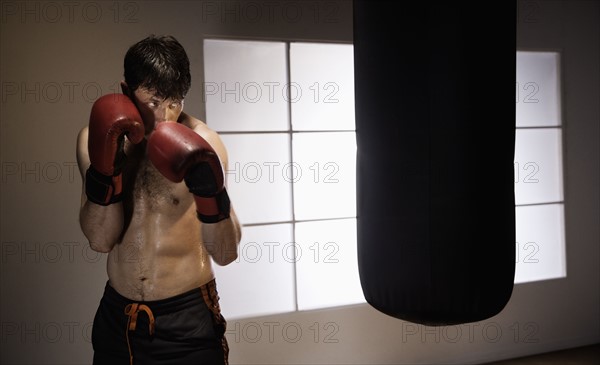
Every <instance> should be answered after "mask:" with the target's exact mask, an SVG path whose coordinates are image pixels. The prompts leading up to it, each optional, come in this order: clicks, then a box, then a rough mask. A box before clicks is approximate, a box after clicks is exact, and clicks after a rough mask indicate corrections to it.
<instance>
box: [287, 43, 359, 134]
mask: <svg viewBox="0 0 600 365" xmlns="http://www.w3.org/2000/svg"><path fill="white" fill-rule="evenodd" d="M290 75H291V76H290V79H291V83H290V84H292V85H294V87H295V89H297V92H296V93H295V96H296V97H295V100H291V107H292V128H293V129H294V130H354V129H355V123H354V55H353V46H352V45H349V44H318V43H291V44H290Z"/></svg>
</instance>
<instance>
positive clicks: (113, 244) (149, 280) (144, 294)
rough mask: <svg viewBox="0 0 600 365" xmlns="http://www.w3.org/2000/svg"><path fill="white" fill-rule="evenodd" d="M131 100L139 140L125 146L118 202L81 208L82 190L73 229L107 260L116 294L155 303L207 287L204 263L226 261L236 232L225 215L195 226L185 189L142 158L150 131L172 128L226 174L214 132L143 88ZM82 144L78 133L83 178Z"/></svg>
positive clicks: (232, 255) (84, 134)
mask: <svg viewBox="0 0 600 365" xmlns="http://www.w3.org/2000/svg"><path fill="white" fill-rule="evenodd" d="M124 90H125V91H126V85H124ZM133 95H134V96H133V98H132V99H133V100H134V103H135V104H136V106H137V107H138V109H139V111H140V114H141V116H142V119H143V121H144V126H145V128H146V138H145V139H144V140H143V141H142V142H141V143H139V144H133V143H130V142H129V141H128V140H127V139H125V144H124V150H125V153H126V155H127V163H126V165H125V167H124V169H123V195H124V199H123V202H120V203H116V204H112V205H109V206H106V207H105V206H100V205H97V204H94V203H91V202H88V201H87V196H86V194H85V190H84V191H83V193H82V205H81V211H80V224H81V227H82V231H83V232H84V234H85V235H86V237H87V238H88V239H89V241H90V245H91V247H92V249H94V250H96V251H100V252H108V253H109V254H108V260H107V272H108V278H109V282H110V284H111V286H112V287H113V288H114V289H115V290H116V291H117V292H119V293H120V294H121V295H123V296H125V297H127V298H129V299H132V300H158V299H164V298H168V297H172V296H174V295H177V294H180V293H184V292H186V291H189V290H191V289H194V288H197V287H199V286H201V285H203V284H205V283H207V282H209V281H210V280H212V279H213V278H214V273H213V270H212V266H211V259H210V258H211V257H212V258H213V260H214V261H215V262H216V263H217V264H219V265H227V264H228V263H230V262H232V261H234V260H235V259H236V258H237V247H238V244H239V240H240V235H241V233H240V227H239V223H238V221H237V217H236V215H235V212H234V211H233V209H232V210H231V217H230V218H228V219H225V220H223V221H221V222H218V223H213V224H204V223H202V222H200V221H199V220H198V218H197V215H196V207H195V203H194V199H193V195H192V194H191V193H190V192H189V190H188V188H187V186H186V185H185V182H180V183H173V182H171V181H169V180H167V179H166V178H165V177H164V176H162V174H161V173H160V172H159V171H158V170H156V168H154V166H153V165H152V163H151V162H150V160H149V159H148V157H147V154H146V145H147V137H148V136H149V135H150V134H151V133H152V132H153V130H154V128H155V125H156V124H158V123H165V122H167V121H177V122H178V123H181V124H183V125H185V126H187V127H189V128H191V129H193V130H194V131H195V132H196V133H198V134H199V135H200V136H202V137H203V138H204V139H205V140H206V141H208V142H209V143H210V145H211V146H212V147H213V148H214V149H215V151H216V152H217V155H218V156H219V159H220V160H221V164H222V165H223V169H224V171H226V169H227V152H226V150H225V147H224V145H223V143H222V141H221V140H220V138H219V136H218V135H217V133H216V132H214V131H212V130H211V129H209V128H208V127H207V126H206V124H204V123H203V122H201V121H200V120H198V119H195V118H193V117H191V116H189V115H187V114H185V113H183V112H182V109H183V102H178V101H175V102H173V101H170V100H162V99H160V98H158V97H155V96H154V94H153V93H152V92H151V91H149V90H146V89H138V90H136V91H135V93H134V94H133ZM87 140H88V130H87V127H86V128H84V129H83V130H82V131H81V132H80V133H79V136H78V141H77V160H78V163H79V168H80V172H81V174H82V178H84V179H85V172H86V170H87V168H88V167H89V165H90V162H89V156H88V149H87ZM83 186H85V181H84V184H83Z"/></svg>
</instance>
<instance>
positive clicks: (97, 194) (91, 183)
mask: <svg viewBox="0 0 600 365" xmlns="http://www.w3.org/2000/svg"><path fill="white" fill-rule="evenodd" d="M121 176H122V175H121V174H118V175H116V176H108V175H104V174H102V173H100V172H98V170H96V169H95V168H94V167H93V166H90V168H89V169H88V170H87V172H86V174H85V193H86V195H87V198H88V200H89V201H91V202H92V203H96V204H99V205H104V206H106V205H110V204H114V203H117V202H120V201H122V200H123V194H121V190H122V182H121Z"/></svg>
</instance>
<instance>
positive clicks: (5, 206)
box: [0, 0, 600, 364]
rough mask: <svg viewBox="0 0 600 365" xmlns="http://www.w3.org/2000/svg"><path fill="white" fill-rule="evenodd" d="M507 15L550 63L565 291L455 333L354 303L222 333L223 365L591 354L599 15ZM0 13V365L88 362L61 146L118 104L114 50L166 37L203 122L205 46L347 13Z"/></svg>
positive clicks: (340, 38) (9, 8)
mask: <svg viewBox="0 0 600 365" xmlns="http://www.w3.org/2000/svg"><path fill="white" fill-rule="evenodd" d="M381 10H382V11H385V8H384V7H383V6H382V9H381ZM479 10H480V12H481V13H482V15H481V16H485V12H486V11H487V10H485V9H479ZM520 10H521V11H520V12H519V22H518V26H519V29H518V30H519V32H518V45H519V47H524V48H528V49H532V48H533V49H558V50H561V51H562V52H563V70H562V71H563V76H564V80H563V81H564V84H563V86H564V104H565V111H564V123H565V133H564V135H565V140H564V148H565V164H566V168H565V174H566V175H565V201H566V203H565V209H566V234H567V271H568V276H567V278H565V279H560V280H552V281H546V282H539V283H529V284H523V285H518V286H516V287H515V290H514V293H513V297H512V298H511V301H510V302H509V304H508V305H507V307H506V308H505V310H504V311H503V312H502V313H500V314H499V315H498V316H496V317H494V318H491V319H489V320H486V321H482V322H480V323H472V324H465V325H461V326H453V327H440V328H431V327H423V326H417V325H414V324H412V323H408V322H404V321H400V320H397V319H393V318H390V317H387V316H385V315H383V314H381V313H379V312H377V311H375V310H373V309H372V308H370V307H369V306H368V305H357V306H349V307H343V308H332V309H327V310H319V311H306V312H297V313H290V314H283V315H276V316H269V317H260V318H249V319H245V320H237V321H230V322H229V329H228V333H227V335H228V338H229V342H230V347H231V356H230V359H231V362H232V363H255V364H264V363H309V364H310V363H349V364H350V363H369V364H374V363H378V364H383V363H390V364H392V363H394V364H397V363H449V362H457V363H478V362H484V361H491V360H496V359H501V358H508V357H512V356H517V355H525V354H532V353H537V352H543V351H548V350H554V349H559V348H566V347H572V346H577V345H583V344H588V343H594V342H598V341H600V333H599V331H600V316H599V309H598V308H600V300H599V294H598V288H599V287H600V282H599V278H598V276H599V275H598V273H599V271H600V265H599V256H600V252H599V242H600V238H599V231H598V222H599V221H600V215H599V194H598V186H600V182H599V178H598V166H599V165H600V161H599V147H598V136H599V124H600V123H599V120H600V110H599V104H600V103H599V101H600V91H599V85H600V72H599V64H600V52H599V44H600V36H599V34H600V28H599V27H600V26H599V24H600V6H599V3H598V2H597V1H585V0H584V1H528V2H522V3H521V4H520ZM1 11H2V13H1V15H0V16H1V19H0V21H1V35H0V37H1V38H0V40H1V43H0V58H1V59H0V68H1V88H2V110H1V114H0V115H1V135H0V138H1V146H0V148H1V159H2V190H1V201H0V203H1V214H2V216H1V226H0V228H1V243H2V251H1V253H2V255H1V257H0V259H1V261H0V265H1V269H0V270H1V271H0V274H1V282H0V285H1V286H0V290H1V291H0V306H1V307H0V309H1V328H0V330H1V332H0V334H1V339H0V346H1V351H0V360H1V362H2V363H22V364H54V363H61V364H79V363H89V362H90V359H91V353H92V352H91V344H90V335H91V323H92V320H93V315H94V313H95V310H96V308H97V305H98V300H99V298H100V296H101V293H102V289H103V286H104V284H105V282H106V273H105V257H104V256H102V255H100V254H96V253H95V252H93V251H91V250H89V248H88V246H87V242H86V240H85V238H84V236H83V235H82V234H81V232H80V230H79V226H78V223H77V214H78V207H79V198H80V192H81V182H80V179H79V175H78V172H77V170H76V164H75V137H76V135H77V132H78V131H79V129H81V128H82V127H83V126H84V125H86V124H87V118H88V115H89V110H90V108H91V105H92V102H93V100H95V98H97V97H98V96H99V95H101V94H103V93H108V92H112V91H115V90H116V89H115V87H116V86H117V85H118V81H119V80H120V79H121V74H122V58H123V55H124V52H125V51H126V49H127V48H128V47H129V45H131V44H132V43H134V42H136V41H138V40H139V39H141V38H143V37H145V36H146V35H148V34H150V33H154V34H166V33H169V34H173V35H174V36H175V37H177V38H178V39H179V40H180V41H181V43H182V44H183V45H184V46H185V47H186V49H187V51H188V54H189V56H190V59H191V62H192V77H193V85H192V90H191V92H190V94H189V96H188V98H187V101H186V110H187V111H188V112H190V113H191V114H193V115H196V116H198V117H200V118H204V114H205V112H204V105H203V103H202V80H203V75H202V49H201V45H202V39H203V38H205V37H231V38H245V39H284V40H309V41H310V40H315V41H335V42H351V41H352V3H351V2H350V1H347V0H334V1H269V2H266V1H265V2H244V1H228V2H222V1H166V0H162V1H121V2H111V1H73V2H54V1H48V2H45V1H29V2H27V3H24V2H16V1H2V3H1ZM489 11H492V10H489ZM474 87H475V86H474ZM488 87H493V85H488ZM208 122H209V124H210V121H208ZM482 259H484V258H482ZM225 315H226V313H225ZM298 331H301V332H298Z"/></svg>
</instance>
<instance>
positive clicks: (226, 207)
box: [194, 189, 231, 223]
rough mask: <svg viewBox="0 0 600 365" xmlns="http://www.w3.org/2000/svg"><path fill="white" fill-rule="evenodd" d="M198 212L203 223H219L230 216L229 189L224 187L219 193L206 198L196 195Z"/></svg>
mask: <svg viewBox="0 0 600 365" xmlns="http://www.w3.org/2000/svg"><path fill="white" fill-rule="evenodd" d="M194 200H195V201H196V213H197V214H198V219H199V220H200V221H201V222H203V223H217V222H220V221H222V220H224V219H227V218H229V212H230V210H231V209H230V202H229V195H228V194H227V190H225V189H223V190H221V192H220V193H218V194H217V195H215V196H213V197H210V198H205V197H201V196H198V195H194Z"/></svg>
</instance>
